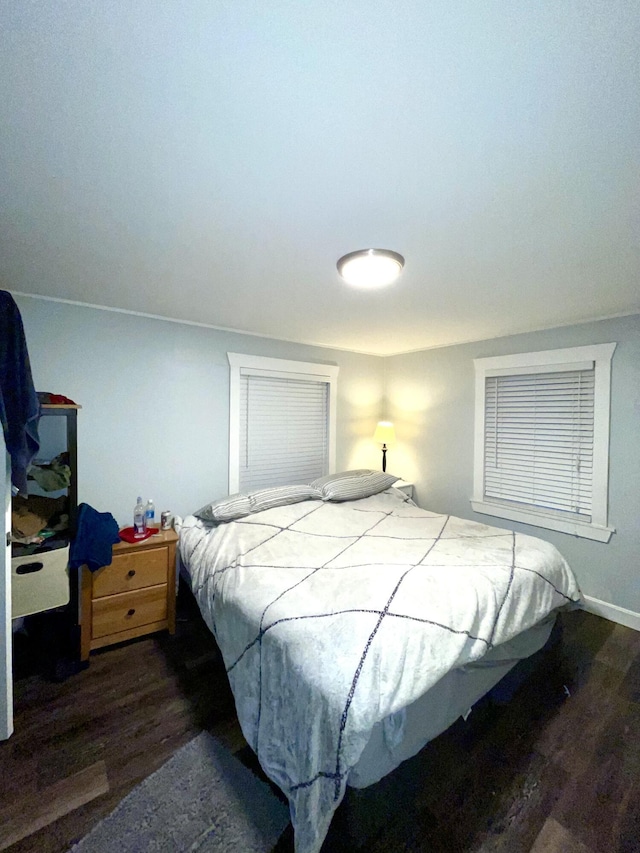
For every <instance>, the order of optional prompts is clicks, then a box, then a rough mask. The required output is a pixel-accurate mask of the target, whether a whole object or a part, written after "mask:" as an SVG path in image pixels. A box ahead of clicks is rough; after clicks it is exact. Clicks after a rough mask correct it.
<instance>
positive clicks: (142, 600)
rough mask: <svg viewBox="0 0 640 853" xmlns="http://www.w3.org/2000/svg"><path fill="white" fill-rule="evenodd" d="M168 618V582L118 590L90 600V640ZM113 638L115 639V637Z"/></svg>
mask: <svg viewBox="0 0 640 853" xmlns="http://www.w3.org/2000/svg"><path fill="white" fill-rule="evenodd" d="M166 618H167V585H166V584H160V585H159V586H150V587H147V589H139V590H135V591H134V592H121V593H120V594H119V595H109V596H106V597H104V598H99V599H96V600H95V601H94V602H93V619H92V623H91V636H92V638H93V639H98V638H99V637H106V636H107V635H110V634H119V633H120V632H121V631H129V630H131V629H132V628H138V627H140V626H141V625H148V624H150V623H152V622H160V621H161V620H163V619H165V620H166ZM114 641H115V640H114Z"/></svg>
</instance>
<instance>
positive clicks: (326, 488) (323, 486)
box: [311, 468, 400, 501]
mask: <svg viewBox="0 0 640 853" xmlns="http://www.w3.org/2000/svg"><path fill="white" fill-rule="evenodd" d="M399 479H400V477H394V475H393V474H386V473H384V472H383V471H372V470H371V469H370V468H358V469H356V470H354V471H342V472H341V473H339V474H328V475H327V476H326V477H320V478H318V479H317V480H314V481H313V482H312V483H311V485H312V487H313V488H314V489H319V490H320V492H321V493H322V499H323V500H325V501H355V500H358V499H359V498H368V497H369V496H370V495H376V494H378V492H384V491H385V489H388V488H389V486H392V485H393V484H394V483H395V482H396V481H397V480H399Z"/></svg>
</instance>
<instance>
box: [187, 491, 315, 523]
mask: <svg viewBox="0 0 640 853" xmlns="http://www.w3.org/2000/svg"><path fill="white" fill-rule="evenodd" d="M309 500H316V501H318V500H322V494H321V492H320V491H319V490H318V489H315V488H313V486H305V485H295V486H273V487H272V488H269V489H259V490H258V491H256V492H249V493H248V494H246V495H245V494H242V493H238V494H235V495H229V496H228V497H226V498H221V499H220V500H217V501H213V503H209V504H205V506H203V507H202V508H201V509H199V510H198V511H197V512H194V513H193V514H194V515H195V516H196V518H201V519H202V520H203V521H215V522H218V521H233V520H234V519H236V518H244V517H245V516H246V515H251V514H252V513H254V512H263V511H264V510H265V509H272V508H273V507H275V506H284V505H285V504H296V503H300V501H309Z"/></svg>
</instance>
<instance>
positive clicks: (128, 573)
mask: <svg viewBox="0 0 640 853" xmlns="http://www.w3.org/2000/svg"><path fill="white" fill-rule="evenodd" d="M135 573H136V570H135V569H129V571H128V572H127V576H128V577H130V578H132V577H133V576H134V575H135Z"/></svg>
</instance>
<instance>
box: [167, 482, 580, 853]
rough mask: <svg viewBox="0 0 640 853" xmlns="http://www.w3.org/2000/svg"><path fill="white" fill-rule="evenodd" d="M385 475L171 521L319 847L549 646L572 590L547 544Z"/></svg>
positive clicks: (245, 723)
mask: <svg viewBox="0 0 640 853" xmlns="http://www.w3.org/2000/svg"><path fill="white" fill-rule="evenodd" d="M393 481H394V478H393V477H389V475H386V474H381V473H380V472H371V471H356V472H344V473H342V474H339V475H334V476H333V477H328V478H323V479H322V480H319V481H316V482H315V483H314V484H312V486H304V487H302V486H296V487H284V488H282V489H280V490H278V489H272V490H264V491H263V492H260V493H256V494H255V495H249V496H232V497H231V498H229V499H226V500H224V501H218V502H215V503H213V504H211V505H209V506H206V507H204V508H202V510H200V511H198V513H196V514H195V515H193V516H188V517H187V518H185V519H184V520H183V521H181V522H180V523H179V525H178V526H179V535H180V555H181V560H182V563H183V566H184V568H185V570H186V575H187V578H188V581H189V584H190V586H191V589H192V591H193V593H194V595H195V597H196V599H197V601H198V604H199V607H200V610H201V612H202V614H203V617H204V619H205V621H206V623H207V624H208V626H209V628H210V629H211V631H212V632H213V634H214V636H215V638H216V640H217V642H218V645H219V647H220V649H221V652H222V655H223V658H224V661H225V665H226V669H227V673H228V676H229V681H230V684H231V688H232V691H233V694H234V697H235V702H236V708H237V713H238V719H239V721H240V725H241V727H242V731H243V734H244V736H245V738H246V740H247V742H248V743H249V744H250V745H251V747H252V748H253V750H254V751H255V753H256V755H257V756H258V759H259V761H260V764H261V766H262V767H263V769H264V771H265V773H266V774H267V775H268V776H269V777H270V778H271V779H272V780H273V781H274V782H275V783H276V784H277V785H278V786H279V787H280V788H281V789H282V791H283V792H284V793H285V794H286V795H287V797H288V799H289V804H290V810H291V819H292V824H293V827H294V834H295V848H296V851H297V853H317V851H318V850H319V849H320V847H321V846H322V842H323V839H324V837H325V836H326V833H327V830H328V827H329V824H330V821H331V818H332V815H333V813H334V811H335V809H336V808H337V806H338V804H339V803H340V801H341V800H342V798H343V796H344V793H345V788H346V786H347V784H350V785H353V786H356V787H364V786H367V785H371V784H373V783H374V782H376V781H377V780H378V779H380V778H382V776H384V775H385V774H387V773H389V772H390V771H391V770H393V769H394V768H395V767H396V766H397V765H398V764H400V762H402V761H404V759H406V758H408V757H409V756H411V755H414V754H415V753H416V752H417V751H418V750H419V749H421V748H422V746H424V744H425V743H426V742H427V741H428V740H430V739H431V738H433V737H435V736H436V735H437V734H439V733H440V732H441V731H444V729H446V728H447V727H448V726H449V725H450V724H451V723H452V722H453V721H454V720H455V719H456V718H457V717H458V716H460V715H461V714H464V713H465V712H466V711H467V710H468V709H469V708H470V707H471V706H472V705H473V704H474V702H475V701H476V700H477V699H479V698H480V697H481V696H482V695H484V693H486V692H487V691H488V690H489V689H490V688H491V687H492V686H493V685H495V684H496V683H497V682H498V681H499V680H500V679H501V678H502V677H503V675H504V674H505V673H506V672H508V671H509V669H511V667H513V666H514V664H515V663H516V662H517V661H518V660H520V659H521V658H524V657H527V656H528V655H530V654H533V653H534V652H536V651H537V650H538V649H540V648H541V647H542V646H543V645H544V643H545V642H546V640H547V638H548V636H549V633H550V631H551V628H552V625H553V619H554V614H555V613H556V612H557V610H558V609H559V608H562V607H567V606H572V605H575V603H577V602H578V601H579V598H580V593H579V589H578V586H577V583H576V580H575V578H574V576H573V574H572V572H571V570H570V568H569V567H568V565H567V563H566V562H565V560H564V559H563V558H562V556H561V555H560V554H559V552H558V551H557V550H556V549H555V548H554V547H553V546H552V545H550V544H549V543H547V542H544V541H542V540H540V539H537V538H534V537H530V536H525V535H523V534H520V533H515V532H513V531H509V530H503V529H499V528H494V527H489V526H486V525H483V524H478V523H476V522H472V521H469V520H465V519H461V518H455V517H453V516H449V515H443V514H440V513H437V512H431V511H428V510H424V509H421V508H419V507H417V506H416V505H415V504H414V503H413V502H412V501H411V500H410V499H409V498H408V497H407V496H406V495H405V494H404V493H402V492H401V491H399V490H397V489H394V488H393V485H392V483H393Z"/></svg>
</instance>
